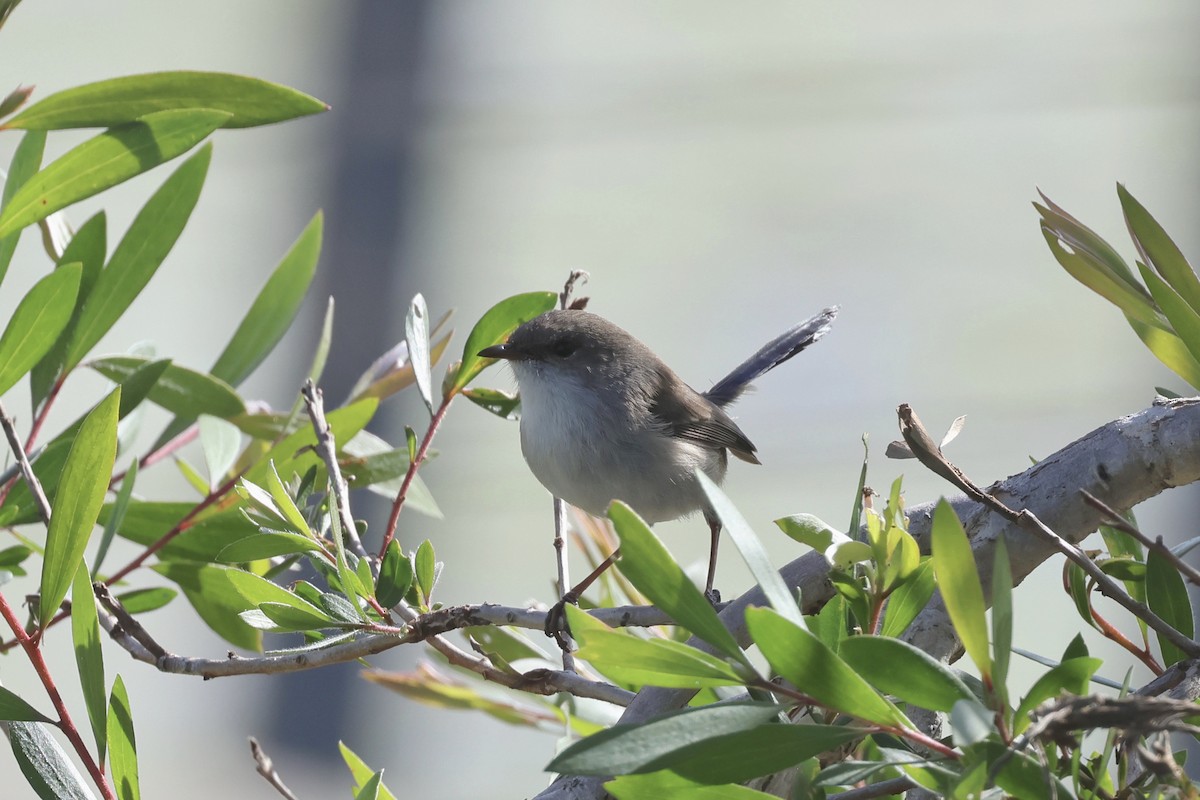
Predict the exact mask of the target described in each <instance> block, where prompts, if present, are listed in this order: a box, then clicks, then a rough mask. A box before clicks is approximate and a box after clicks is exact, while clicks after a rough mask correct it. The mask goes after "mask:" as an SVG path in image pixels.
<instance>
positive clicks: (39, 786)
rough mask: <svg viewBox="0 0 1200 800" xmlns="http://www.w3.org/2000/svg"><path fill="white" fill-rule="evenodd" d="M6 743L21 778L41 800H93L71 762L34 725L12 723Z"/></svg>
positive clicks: (51, 738)
mask: <svg viewBox="0 0 1200 800" xmlns="http://www.w3.org/2000/svg"><path fill="white" fill-rule="evenodd" d="M8 741H9V744H10V745H11V746H12V751H13V756H15V757H16V760H17V765H18V766H19V767H20V768H21V774H23V775H24V776H25V780H26V781H27V782H28V783H29V787H30V788H31V789H33V791H34V793H36V794H37V796H38V797H39V798H41V800H94V798H95V795H93V794H92V791H91V790H90V789H89V788H88V787H87V783H86V782H85V781H84V779H83V776H82V775H80V774H79V771H78V770H77V769H75V765H74V763H73V762H72V761H71V758H70V757H69V756H68V755H67V754H66V752H64V751H63V749H62V748H61V747H60V746H59V745H58V742H57V741H55V739H54V737H53V736H51V735H50V734H49V733H48V732H47V730H46V726H45V725H43V724H41V723H37V722H13V723H10V724H9V726H8Z"/></svg>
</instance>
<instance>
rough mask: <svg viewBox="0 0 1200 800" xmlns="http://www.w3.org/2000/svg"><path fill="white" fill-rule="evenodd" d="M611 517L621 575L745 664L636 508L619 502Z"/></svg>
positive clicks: (712, 612) (730, 637) (709, 607)
mask: <svg viewBox="0 0 1200 800" xmlns="http://www.w3.org/2000/svg"><path fill="white" fill-rule="evenodd" d="M608 518H609V519H611V520H612V522H613V527H615V528H616V531H617V536H618V537H620V540H621V567H620V568H621V573H622V574H623V575H624V576H625V577H626V578H628V579H629V581H630V582H631V583H632V584H633V585H634V586H635V587H637V590H638V591H639V592H641V593H642V594H644V595H646V597H647V598H649V600H650V602H651V603H653V604H654V605H656V606H658V607H659V608H660V609H662V610H663V611H665V612H666V613H667V614H669V615H670V616H671V618H672V619H674V620H675V621H676V622H677V623H679V624H680V625H682V626H683V627H685V628H687V629H688V630H689V631H691V632H692V633H694V634H695V635H696V636H699V637H700V638H701V639H703V640H704V641H706V642H708V643H709V644H711V645H713V646H714V647H716V648H717V649H718V650H720V651H721V652H722V653H724V654H725V655H727V656H730V657H732V658H735V659H737V660H738V661H739V662H741V663H743V664H745V663H748V662H747V661H746V656H745V654H744V653H743V652H742V649H741V648H740V647H738V644H737V642H736V641H735V640H734V638H733V635H732V634H731V633H730V632H729V630H728V629H727V628H726V627H725V625H724V624H723V623H722V622H721V620H720V619H719V618H718V617H717V612H716V611H715V610H713V607H712V605H710V604H709V602H708V600H706V599H705V597H704V595H703V594H702V593H701V592H700V590H699V589H697V588H696V586H695V584H693V583H692V581H691V579H689V578H688V576H687V575H686V574H685V573H684V571H683V569H681V568H680V566H679V564H677V563H676V562H675V560H674V559H673V558H671V554H670V553H669V552H667V548H665V547H663V543H662V542H661V541H659V539H658V537H657V536H655V535H654V533H653V531H651V530H650V527H649V526H648V525H647V524H646V523H645V522H643V521H642V518H641V517H639V516H638V515H637V514H636V513H635V512H634V511H633V509H631V508H630V507H629V506H627V505H625V504H624V503H622V502H620V501H617V502H614V503H613V504H612V505H610V506H609V507H608Z"/></svg>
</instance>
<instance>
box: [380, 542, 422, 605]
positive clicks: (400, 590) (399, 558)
mask: <svg viewBox="0 0 1200 800" xmlns="http://www.w3.org/2000/svg"><path fill="white" fill-rule="evenodd" d="M412 583H413V568H412V561H411V560H409V557H408V556H407V555H405V554H404V551H403V550H401V549H400V542H398V541H397V540H395V539H392V541H391V542H390V543H389V544H388V549H387V553H385V554H384V556H383V563H382V564H381V565H380V567H379V581H378V582H377V583H376V586H375V599H376V600H378V601H379V605H381V606H383V607H384V608H391V607H392V606H394V605H396V604H397V603H399V602H400V601H401V600H403V599H404V596H405V595H406V594H408V590H409V589H410V588H411V587H412Z"/></svg>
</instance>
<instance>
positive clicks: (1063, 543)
mask: <svg viewBox="0 0 1200 800" xmlns="http://www.w3.org/2000/svg"><path fill="white" fill-rule="evenodd" d="M898 413H899V415H900V432H901V433H902V434H903V435H904V441H905V442H907V443H908V446H909V447H910V448H912V451H913V454H914V455H916V457H917V459H918V460H920V462H921V463H922V464H924V465H925V466H926V467H927V468H928V469H930V470H931V471H933V472H935V473H936V474H938V475H941V476H942V477H943V478H946V480H948V481H950V482H951V483H953V484H954V485H955V486H957V487H958V488H959V489H961V490H962V491H963V492H965V493H966V495H967V497H969V498H971V499H972V500H974V501H975V502H977V503H982V504H983V505H985V506H987V507H988V508H989V509H991V510H992V511H994V512H996V513H997V514H1000V515H1001V516H1002V517H1004V518H1005V519H1007V520H1009V521H1010V522H1014V523H1016V524H1018V525H1021V526H1022V527H1024V528H1026V529H1027V530H1030V531H1032V532H1033V533H1035V534H1036V535H1037V536H1039V537H1040V538H1041V539H1042V540H1043V541H1045V542H1047V543H1049V544H1050V545H1051V546H1053V547H1054V548H1055V549H1056V550H1058V551H1059V552H1060V553H1062V554H1063V555H1064V556H1066V557H1067V558H1069V559H1071V561H1074V562H1075V563H1076V564H1078V565H1079V568H1080V569H1082V570H1083V571H1084V572H1086V573H1087V574H1088V577H1090V578H1091V579H1092V580H1094V581H1095V582H1096V585H1097V586H1099V587H1100V591H1101V592H1103V593H1104V594H1105V595H1107V596H1108V597H1110V598H1112V599H1113V600H1114V601H1115V602H1116V603H1118V604H1119V605H1121V606H1123V607H1124V608H1125V610H1127V611H1128V612H1129V613H1131V614H1133V615H1134V616H1135V617H1138V618H1139V619H1141V620H1143V621H1145V623H1146V624H1147V625H1149V626H1150V627H1151V628H1153V629H1154V630H1155V632H1156V633H1158V634H1159V635H1160V636H1162V637H1163V638H1164V639H1166V640H1167V641H1169V642H1170V643H1171V644H1173V645H1175V646H1176V647H1178V648H1179V649H1180V650H1182V651H1183V652H1184V653H1186V654H1187V655H1189V656H1191V657H1192V658H1196V657H1200V643H1197V642H1196V641H1194V640H1192V639H1189V638H1188V637H1187V636H1184V635H1183V634H1182V633H1180V632H1179V631H1177V630H1175V629H1174V628H1173V627H1171V626H1170V625H1169V624H1167V622H1166V621H1165V620H1163V618H1162V617H1160V616H1158V614H1155V613H1154V612H1153V611H1151V610H1150V607H1149V606H1147V605H1146V604H1145V603H1140V602H1138V601H1137V600H1134V599H1133V598H1132V597H1130V596H1129V594H1128V593H1127V592H1126V591H1125V590H1124V589H1122V588H1121V586H1120V585H1118V584H1117V582H1116V581H1115V580H1113V579H1112V578H1110V577H1109V576H1108V575H1106V574H1105V573H1104V571H1103V570H1102V569H1100V567H1099V566H1098V565H1097V564H1096V562H1095V561H1093V560H1092V559H1090V558H1088V557H1087V555H1086V554H1085V553H1084V552H1083V551H1082V550H1080V549H1079V548H1078V547H1077V546H1075V545H1073V544H1071V543H1070V542H1068V541H1067V540H1065V539H1063V538H1062V537H1061V536H1059V535H1058V534H1057V533H1055V532H1054V531H1052V530H1050V528H1049V527H1047V526H1046V525H1045V524H1044V523H1043V522H1042V521H1041V520H1040V519H1038V518H1037V515H1035V514H1034V513H1033V512H1031V511H1029V510H1028V509H1023V510H1021V511H1014V510H1013V509H1011V508H1009V507H1008V506H1006V505H1005V504H1004V503H1002V502H1000V501H999V500H997V499H996V498H995V497H994V496H992V495H990V494H988V493H987V492H985V491H983V490H982V489H980V488H979V487H978V486H976V485H975V484H974V483H972V482H971V480H970V479H969V478H968V477H967V476H966V475H965V474H964V473H963V471H962V470H960V469H959V468H958V467H957V466H955V465H954V464H952V463H951V462H950V461H949V460H948V459H947V458H946V457H945V456H944V455H942V452H941V449H940V448H938V446H937V445H936V444H934V442H933V439H931V438H930V436H929V433H928V432H927V431H926V430H925V428H924V426H923V425H922V424H921V420H920V419H918V418H917V415H916V413H915V412H913V410H912V408H911V407H910V406H909V405H908V404H907V403H905V404H903V405H901V406H900V407H899V409H898Z"/></svg>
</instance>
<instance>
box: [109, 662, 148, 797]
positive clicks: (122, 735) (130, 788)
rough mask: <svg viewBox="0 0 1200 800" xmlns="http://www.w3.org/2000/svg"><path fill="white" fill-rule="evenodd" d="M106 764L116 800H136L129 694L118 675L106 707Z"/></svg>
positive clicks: (136, 771) (135, 754)
mask: <svg viewBox="0 0 1200 800" xmlns="http://www.w3.org/2000/svg"><path fill="white" fill-rule="evenodd" d="M108 751H109V755H108V764H109V767H111V769H112V782H113V788H114V789H115V790H116V792H117V797H119V798H120V800H138V798H140V797H141V796H142V792H141V789H140V788H139V786H138V764H137V741H136V739H135V738H134V735H133V714H132V713H131V712H130V710H129V695H128V694H126V692H125V682H124V681H123V680H121V676H120V675H118V676H117V677H116V678H115V679H114V680H113V687H112V698H111V699H110V700H109V706H108Z"/></svg>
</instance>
